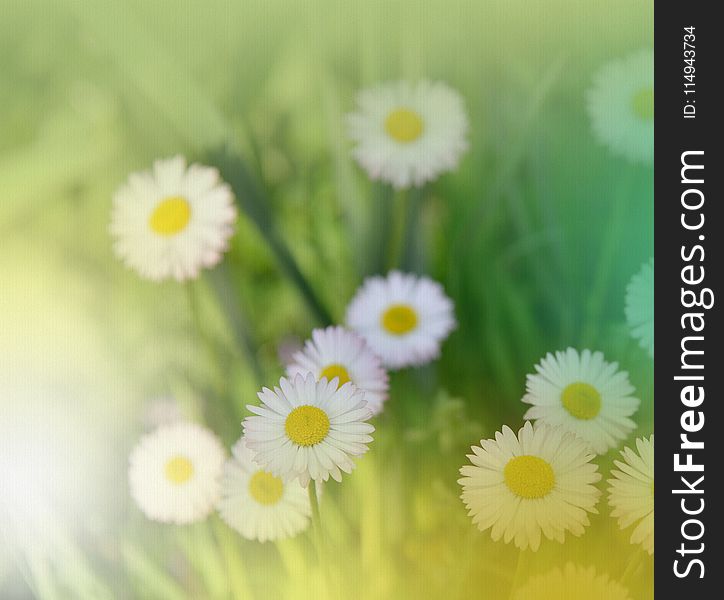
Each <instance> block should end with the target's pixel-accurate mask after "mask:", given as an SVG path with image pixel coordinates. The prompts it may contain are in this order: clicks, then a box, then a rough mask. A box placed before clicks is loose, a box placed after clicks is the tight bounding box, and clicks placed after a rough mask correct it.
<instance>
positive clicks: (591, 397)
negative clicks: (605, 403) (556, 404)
mask: <svg viewBox="0 0 724 600" xmlns="http://www.w3.org/2000/svg"><path fill="white" fill-rule="evenodd" d="M561 402H562V403H563V407H564V408H565V409H566V410H567V411H568V412H569V413H570V414H571V415H572V416H574V417H575V418H576V419H583V420H585V421H587V420H590V419H593V418H594V417H596V416H597V415H598V413H599V412H601V394H599V393H598V390H597V389H596V388H595V387H593V386H592V385H590V384H588V383H584V382H582V381H577V382H576V383H572V384H570V385H569V386H567V387H566V388H565V389H564V390H563V393H562V394H561Z"/></svg>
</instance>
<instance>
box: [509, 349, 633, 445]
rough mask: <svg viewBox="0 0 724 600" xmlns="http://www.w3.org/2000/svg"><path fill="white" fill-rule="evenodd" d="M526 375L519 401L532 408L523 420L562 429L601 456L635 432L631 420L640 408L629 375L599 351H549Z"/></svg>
mask: <svg viewBox="0 0 724 600" xmlns="http://www.w3.org/2000/svg"><path fill="white" fill-rule="evenodd" d="M535 370H536V371H537V372H538V373H537V374H535V375H528V382H527V386H526V387H527V392H528V393H527V394H526V395H525V396H524V397H523V402H525V403H527V404H532V405H533V406H532V407H531V408H529V409H528V412H526V413H525V416H524V418H525V419H533V420H536V421H537V422H540V423H548V424H549V425H561V426H562V427H563V428H564V429H566V430H568V431H572V432H573V433H575V434H576V435H578V436H579V437H581V438H582V439H584V440H586V441H587V442H588V443H589V444H590V445H591V447H592V448H593V449H594V450H595V451H596V452H597V453H598V454H605V453H606V452H607V451H608V449H609V448H614V447H616V446H617V445H618V443H619V442H620V441H621V440H624V439H625V438H626V436H628V434H629V433H631V432H632V431H633V430H634V429H635V428H636V423H634V422H633V421H632V420H631V419H630V418H629V417H631V415H633V414H634V413H635V412H636V410H637V409H638V407H639V400H638V398H634V397H633V396H632V395H631V394H633V393H634V391H635V390H634V388H633V386H632V385H631V384H630V383H629V380H628V373H626V371H619V370H618V363H616V362H614V363H608V362H606V361H605V360H604V359H603V354H601V353H600V352H591V351H590V350H584V351H583V352H581V353H580V354H579V353H578V351H577V350H574V349H573V348H568V350H566V351H565V352H556V354H555V356H553V354H551V353H550V352H549V353H548V354H547V355H546V357H545V358H544V359H543V360H541V362H540V363H539V364H537V365H536V366H535Z"/></svg>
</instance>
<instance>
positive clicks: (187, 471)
mask: <svg viewBox="0 0 724 600" xmlns="http://www.w3.org/2000/svg"><path fill="white" fill-rule="evenodd" d="M193 474H194V465H193V464H192V463H191V461H190V460H189V459H188V458H186V457H185V456H174V457H173V458H172V459H171V460H169V461H168V462H167V463H166V478H167V479H168V480H169V481H170V482H171V483H175V484H176V485H181V484H182V483H186V482H187V481H188V480H189V479H191V477H192V476H193Z"/></svg>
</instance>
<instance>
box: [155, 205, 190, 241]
mask: <svg viewBox="0 0 724 600" xmlns="http://www.w3.org/2000/svg"><path fill="white" fill-rule="evenodd" d="M190 220H191V205H190V204H189V202H188V200H186V199H185V198H182V197H181V196H169V197H168V198H164V199H163V200H161V202H159V203H158V205H157V206H156V208H155V209H154V210H153V213H151V218H150V219H149V220H148V224H149V225H150V226H151V229H153V231H155V232H156V233H157V234H158V235H175V234H177V233H179V232H180V231H183V230H184V229H185V228H186V225H188V224H189V221H190Z"/></svg>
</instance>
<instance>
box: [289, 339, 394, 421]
mask: <svg viewBox="0 0 724 600" xmlns="http://www.w3.org/2000/svg"><path fill="white" fill-rule="evenodd" d="M309 373H312V374H313V375H314V376H315V377H316V378H317V379H322V377H326V378H327V379H328V380H329V381H332V380H333V379H334V378H335V377H336V378H337V381H338V385H339V386H342V385H344V384H345V383H347V382H349V381H351V382H352V383H353V384H354V385H355V386H356V387H357V388H358V389H360V390H362V391H363V392H364V399H365V400H366V401H367V407H368V408H369V409H370V410H371V411H372V414H373V415H376V414H379V413H380V412H382V403H383V402H384V401H385V400H386V399H387V388H388V377H387V373H386V372H385V370H384V369H383V368H382V361H381V360H380V359H379V357H378V356H377V355H376V354H375V353H374V352H372V350H371V349H370V348H369V346H367V343H366V342H365V341H364V339H362V338H361V337H360V336H359V335H357V334H356V333H354V332H352V331H348V330H346V329H344V328H343V327H327V328H326V329H315V330H314V331H312V339H311V340H308V341H307V343H306V344H305V346H304V349H303V350H301V351H299V352H296V353H295V354H294V357H293V360H292V363H291V364H290V365H289V366H288V367H287V375H288V376H289V378H290V379H294V377H295V376H296V375H307V374H309Z"/></svg>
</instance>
